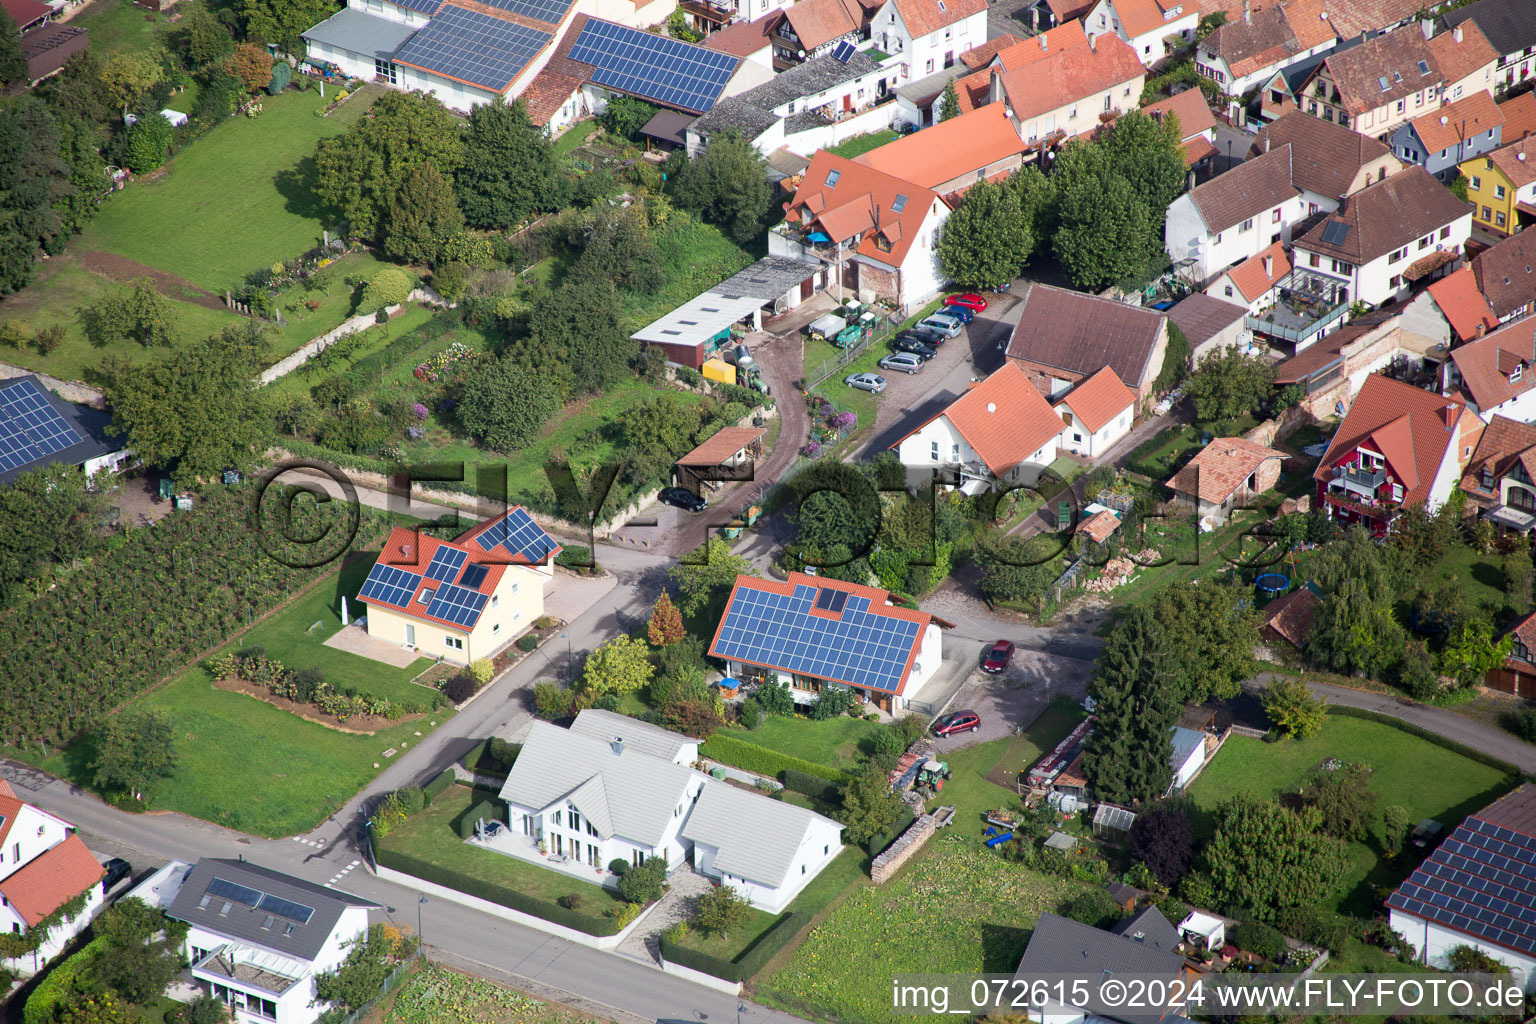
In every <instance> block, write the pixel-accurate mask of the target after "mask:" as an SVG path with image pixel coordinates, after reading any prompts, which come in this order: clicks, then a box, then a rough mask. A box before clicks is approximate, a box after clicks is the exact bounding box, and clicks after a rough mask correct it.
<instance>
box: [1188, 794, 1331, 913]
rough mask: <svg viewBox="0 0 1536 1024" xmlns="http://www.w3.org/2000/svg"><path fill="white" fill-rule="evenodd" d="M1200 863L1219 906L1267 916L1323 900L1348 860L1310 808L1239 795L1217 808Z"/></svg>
mask: <svg viewBox="0 0 1536 1024" xmlns="http://www.w3.org/2000/svg"><path fill="white" fill-rule="evenodd" d="M1205 864H1206V870H1207V872H1208V873H1209V876H1210V882H1211V887H1212V891H1213V893H1214V895H1215V898H1216V903H1217V905H1218V907H1219V908H1220V909H1223V910H1225V911H1227V912H1228V913H1234V914H1238V915H1240V916H1245V917H1253V918H1255V919H1257V920H1260V921H1264V922H1273V921H1274V920H1276V918H1277V917H1278V916H1279V914H1280V913H1281V912H1282V911H1284V910H1288V909H1290V908H1293V907H1300V906H1305V905H1310V904H1313V903H1325V902H1326V901H1327V899H1328V897H1330V896H1331V895H1332V894H1333V893H1334V892H1336V891H1337V890H1338V888H1339V885H1340V884H1341V882H1342V881H1343V876H1344V871H1345V869H1346V867H1347V866H1348V860H1347V859H1346V858H1345V856H1344V843H1343V841H1342V840H1340V839H1337V838H1335V837H1334V836H1331V835H1329V834H1328V833H1327V832H1326V831H1325V830H1324V828H1323V823H1322V820H1321V815H1319V814H1318V812H1317V811H1316V810H1314V809H1313V808H1310V807H1304V808H1302V809H1301V810H1299V811H1295V812H1292V811H1288V810H1286V809H1285V808H1284V807H1281V806H1280V805H1279V804H1277V803H1275V802H1274V801H1273V800H1260V799H1257V798H1255V797H1249V796H1243V797H1238V798H1236V799H1234V800H1232V801H1231V802H1230V803H1228V804H1226V805H1225V806H1224V807H1222V808H1221V810H1220V811H1219V812H1218V816H1217V825H1216V832H1215V834H1214V835H1213V836H1212V837H1211V841H1210V842H1209V843H1208V844H1207V845H1206V848H1205Z"/></svg>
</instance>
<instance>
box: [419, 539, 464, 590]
mask: <svg viewBox="0 0 1536 1024" xmlns="http://www.w3.org/2000/svg"><path fill="white" fill-rule="evenodd" d="M468 557H469V552H467V551H460V550H459V549H458V548H450V547H448V546H447V545H446V544H444V545H443V546H441V547H439V548H438V549H437V554H435V555H433V556H432V564H431V565H429V566H427V579H429V580H437V581H438V582H439V583H451V582H452V581H453V578H454V577H455V576H457V575H458V574H459V570H460V569H461V568H463V566H464V560H465V559H466V558H468Z"/></svg>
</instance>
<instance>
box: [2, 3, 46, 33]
mask: <svg viewBox="0 0 1536 1024" xmlns="http://www.w3.org/2000/svg"><path fill="white" fill-rule="evenodd" d="M0 7H4V8H5V13H6V14H9V15H10V16H11V20H12V21H14V22H15V23H16V31H18V32H25V31H27V30H28V29H33V28H41V27H42V26H43V25H46V24H47V23H48V19H49V18H50V17H52V16H53V8H52V7H49V6H48V5H47V4H45V3H41V2H40V0H0Z"/></svg>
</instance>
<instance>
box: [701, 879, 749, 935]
mask: <svg viewBox="0 0 1536 1024" xmlns="http://www.w3.org/2000/svg"><path fill="white" fill-rule="evenodd" d="M751 913H752V904H750V903H748V902H747V901H746V900H744V899H742V898H741V895H740V894H739V893H737V892H736V890H735V889H734V888H732V887H731V886H729V885H724V884H722V885H717V886H715V887H714V888H713V889H711V890H709V891H708V892H707V893H705V894H704V895H703V896H701V897H700V898H699V907H698V909H697V910H696V911H694V914H693V923H694V924H696V925H698V926H699V927H700V928H702V929H704V930H705V931H707V932H710V933H711V934H714V935H718V936H720V938H721V939H729V938H730V933H731V932H733V931H735V930H736V929H737V928H740V927H741V926H742V925H743V924H745V923H746V921H747V916H748V915H749V914H751Z"/></svg>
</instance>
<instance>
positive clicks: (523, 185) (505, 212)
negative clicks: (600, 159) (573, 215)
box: [454, 100, 555, 229]
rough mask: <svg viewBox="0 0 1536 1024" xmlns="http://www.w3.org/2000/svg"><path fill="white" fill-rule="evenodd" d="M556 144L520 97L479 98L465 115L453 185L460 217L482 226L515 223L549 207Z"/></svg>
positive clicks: (513, 224)
mask: <svg viewBox="0 0 1536 1024" xmlns="http://www.w3.org/2000/svg"><path fill="white" fill-rule="evenodd" d="M554 176H555V157H554V149H553V147H552V146H551V144H550V141H549V136H548V135H546V134H545V133H544V130H543V129H542V128H540V127H539V126H538V125H536V124H534V123H533V122H532V121H530V120H529V119H528V108H527V107H526V106H524V105H523V101H522V100H518V101H517V102H516V103H513V104H511V105H510V106H509V105H508V104H505V103H482V104H480V106H478V107H476V108H475V109H474V110H473V111H471V112H470V115H469V127H468V128H467V129H466V130H465V132H464V163H463V165H462V166H461V167H460V168H459V172H458V176H457V177H456V178H455V180H454V191H455V192H456V193H457V194H458V197H459V205H460V206H461V207H462V208H463V210H464V219H465V220H467V221H468V222H469V223H471V224H473V225H474V226H476V227H480V228H503V229H504V228H513V227H516V226H517V225H519V224H521V223H522V222H523V220H524V219H525V218H527V217H528V215H529V214H531V213H533V212H534V211H535V210H542V209H548V208H549V207H548V205H547V199H548V198H549V194H550V183H551V179H553V178H554Z"/></svg>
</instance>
